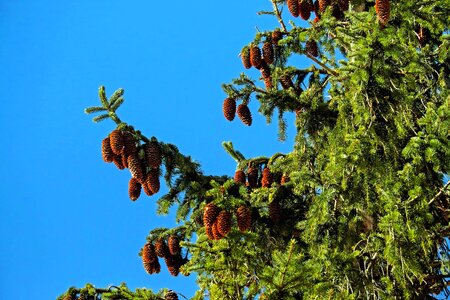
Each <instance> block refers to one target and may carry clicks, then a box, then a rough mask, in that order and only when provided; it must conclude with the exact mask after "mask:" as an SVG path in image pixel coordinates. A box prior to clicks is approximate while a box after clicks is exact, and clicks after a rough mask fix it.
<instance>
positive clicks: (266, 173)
mask: <svg viewBox="0 0 450 300" xmlns="http://www.w3.org/2000/svg"><path fill="white" fill-rule="evenodd" d="M272 182H273V175H272V173H271V172H270V170H269V168H268V167H265V168H264V169H263V171H262V180H261V185H262V186H263V187H270V186H271V185H272Z"/></svg>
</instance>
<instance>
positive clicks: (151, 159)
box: [144, 142, 161, 169]
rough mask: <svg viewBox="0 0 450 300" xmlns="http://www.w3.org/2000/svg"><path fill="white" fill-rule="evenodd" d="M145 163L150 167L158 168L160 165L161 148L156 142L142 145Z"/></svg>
mask: <svg viewBox="0 0 450 300" xmlns="http://www.w3.org/2000/svg"><path fill="white" fill-rule="evenodd" d="M144 151H145V156H146V158H147V165H148V166H149V167H150V168H152V169H159V167H160V166H161V150H160V148H159V144H158V143H157V142H150V143H147V144H145V145H144Z"/></svg>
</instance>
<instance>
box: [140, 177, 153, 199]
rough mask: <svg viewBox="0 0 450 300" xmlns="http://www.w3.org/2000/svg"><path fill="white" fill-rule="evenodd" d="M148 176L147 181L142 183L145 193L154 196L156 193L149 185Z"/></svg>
mask: <svg viewBox="0 0 450 300" xmlns="http://www.w3.org/2000/svg"><path fill="white" fill-rule="evenodd" d="M147 177H148V174H147ZM147 177H146V178H145V182H144V183H143V184H142V189H143V190H144V193H145V194H146V195H147V196H152V195H153V194H154V193H153V192H152V190H151V189H150V187H149V186H148V182H147Z"/></svg>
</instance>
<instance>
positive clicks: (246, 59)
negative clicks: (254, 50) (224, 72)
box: [241, 46, 252, 69]
mask: <svg viewBox="0 0 450 300" xmlns="http://www.w3.org/2000/svg"><path fill="white" fill-rule="evenodd" d="M241 59H242V64H243V65H244V68H246V69H250V68H251V67H252V63H251V61H250V48H249V47H248V46H245V47H244V48H243V49H242V51H241Z"/></svg>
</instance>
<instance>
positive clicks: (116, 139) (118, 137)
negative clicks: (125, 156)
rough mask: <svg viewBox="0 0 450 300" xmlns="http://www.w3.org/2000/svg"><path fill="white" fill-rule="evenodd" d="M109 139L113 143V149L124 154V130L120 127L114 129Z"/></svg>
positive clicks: (116, 152)
mask: <svg viewBox="0 0 450 300" xmlns="http://www.w3.org/2000/svg"><path fill="white" fill-rule="evenodd" d="M109 141H110V144H111V150H112V151H113V152H114V153H115V154H117V155H119V154H122V151H123V135H122V132H121V131H120V130H118V129H114V130H113V131H111V133H110V134H109Z"/></svg>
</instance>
